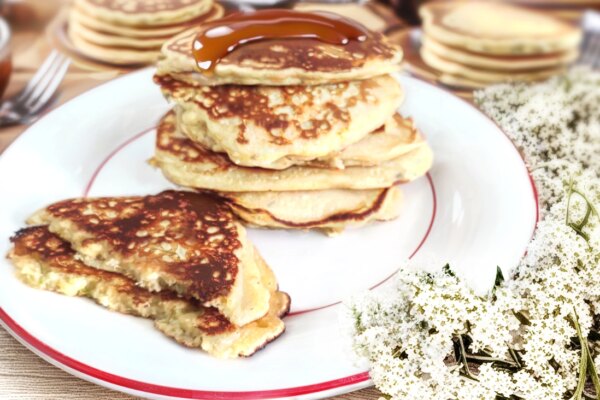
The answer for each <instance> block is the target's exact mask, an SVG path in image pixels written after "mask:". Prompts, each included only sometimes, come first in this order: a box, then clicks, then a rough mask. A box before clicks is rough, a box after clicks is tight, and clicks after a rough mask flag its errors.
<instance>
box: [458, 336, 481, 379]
mask: <svg viewBox="0 0 600 400" xmlns="http://www.w3.org/2000/svg"><path fill="white" fill-rule="evenodd" d="M458 343H459V345H460V358H461V359H462V363H463V367H464V370H465V375H466V376H467V378H469V379H473V380H474V381H479V379H477V377H475V375H473V374H472V373H471V370H470V369H469V362H468V361H467V350H466V349H465V343H464V342H463V338H462V335H458Z"/></svg>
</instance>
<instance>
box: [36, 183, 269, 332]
mask: <svg viewBox="0 0 600 400" xmlns="http://www.w3.org/2000/svg"><path fill="white" fill-rule="evenodd" d="M28 222H29V223H31V224H36V225H48V226H49V229H50V231H51V232H53V233H56V234H57V235H58V236H60V237H61V238H62V239H63V240H65V241H67V242H69V243H70V244H71V246H72V247H73V248H74V249H75V250H76V251H77V252H78V253H79V254H80V255H81V259H82V261H84V262H85V263H86V264H88V265H90V266H93V267H96V268H100V269H104V270H108V271H112V272H118V273H121V274H123V275H125V276H127V277H129V278H131V279H133V280H135V281H136V283H138V284H139V285H140V286H142V287H144V288H146V289H148V290H152V291H160V290H171V291H175V292H177V293H178V294H179V295H181V296H184V297H188V298H194V299H197V300H199V301H200V302H201V303H202V304H203V305H204V306H207V307H216V308H217V309H218V310H219V311H220V312H221V313H222V314H223V315H225V317H226V318H227V319H228V320H229V321H231V322H232V323H234V324H235V325H240V326H241V325H245V324H247V323H249V322H252V321H254V320H256V319H258V318H261V317H262V316H264V315H265V314H266V313H267V311H268V309H269V298H270V290H269V289H268V288H267V287H265V285H264V283H263V279H262V277H261V271H260V268H259V267H258V266H257V265H256V261H255V255H254V253H255V249H254V247H253V246H252V244H251V243H249V241H248V240H247V239H246V232H245V229H244V227H243V226H241V225H240V224H239V223H237V222H236V221H235V219H234V216H233V215H232V213H231V211H230V210H229V208H228V207H227V205H225V204H223V203H222V202H220V201H218V200H216V199H215V198H214V197H211V196H207V195H203V194H199V193H192V192H177V191H165V192H162V193H159V194H157V195H154V196H144V197H141V196H131V197H107V198H95V199H72V200H65V201H60V202H58V203H55V204H52V205H50V206H48V207H46V208H44V209H42V210H40V211H39V212H37V213H36V214H35V215H33V216H32V217H31V218H30V219H29V221H28Z"/></svg>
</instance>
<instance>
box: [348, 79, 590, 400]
mask: <svg viewBox="0 0 600 400" xmlns="http://www.w3.org/2000/svg"><path fill="white" fill-rule="evenodd" d="M475 100H476V102H477V103H478V105H479V106H480V108H481V109H482V110H483V111H484V112H485V113H487V114H488V115H489V116H490V117H491V118H493V119H494V120H495V121H496V122H497V123H498V124H499V125H500V126H501V127H502V128H503V129H504V131H505V132H507V133H508V134H509V135H510V137H511V139H512V140H513V141H514V142H515V144H516V145H517V146H518V147H519V148H520V150H521V151H522V152H523V154H524V156H525V159H526V161H527V162H528V164H529V168H530V170H531V172H532V175H533V176H534V179H535V181H536V185H537V187H538V191H539V196H540V203H541V205H542V220H541V221H540V222H539V224H538V227H537V230H536V233H535V235H534V238H533V240H532V241H531V243H530V244H529V247H528V250H527V253H526V255H525V256H524V257H523V259H522V260H521V262H520V264H519V265H518V266H517V267H516V269H515V270H514V271H512V273H511V274H510V276H507V277H506V279H505V277H504V276H503V274H502V272H501V270H500V269H498V273H497V277H496V281H495V282H490V290H489V292H488V293H487V294H486V295H483V296H482V295H480V294H477V293H475V292H474V291H473V290H472V289H471V288H469V287H468V286H467V285H466V284H465V282H464V281H463V279H461V278H460V277H458V276H456V275H455V274H454V272H453V270H452V266H451V265H446V266H439V267H443V268H441V269H438V272H435V273H429V272H424V271H423V269H421V268H414V266H404V267H403V268H401V270H400V271H399V273H398V274H397V278H396V281H395V283H394V285H393V287H391V288H390V289H389V290H387V291H377V292H368V293H365V294H362V295H359V296H357V297H355V298H354V299H351V300H350V301H348V302H347V303H346V310H347V311H346V313H345V316H344V317H345V320H346V322H347V323H348V326H349V330H350V335H351V339H352V345H353V350H354V352H355V353H356V354H357V355H358V356H359V357H360V358H362V359H363V360H366V362H367V363H368V365H369V367H370V374H371V378H372V379H373V382H374V383H375V385H376V386H377V387H378V388H379V390H380V391H381V392H382V393H383V394H384V396H385V397H386V398H390V399H403V400H404V399H431V400H451V399H457V400H470V399H477V400H482V399H490V400H502V399H511V400H515V399H527V400H538V399H539V400H542V399H543V400H549V399H557V400H558V399H600V379H599V376H598V370H599V368H600V215H599V214H598V211H599V210H598V208H597V207H599V205H600V73H596V72H592V71H590V70H588V69H573V70H571V71H570V72H569V73H567V74H566V75H565V76H561V77H556V78H553V79H551V80H549V81H547V82H544V83H539V84H533V85H527V84H516V85H508V84H507V85H498V86H495V87H491V88H488V89H485V90H483V91H480V92H477V93H476V94H475ZM427 267H429V269H431V268H430V266H427Z"/></svg>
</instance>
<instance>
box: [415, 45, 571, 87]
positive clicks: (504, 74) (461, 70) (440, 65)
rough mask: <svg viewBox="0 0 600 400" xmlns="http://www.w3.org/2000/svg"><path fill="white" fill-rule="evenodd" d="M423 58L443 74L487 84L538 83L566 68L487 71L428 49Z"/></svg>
mask: <svg viewBox="0 0 600 400" xmlns="http://www.w3.org/2000/svg"><path fill="white" fill-rule="evenodd" d="M421 57H422V58H423V61H424V62H425V63H426V64H427V65H429V66H430V67H431V68H434V69H436V70H438V71H440V72H441V73H442V74H449V75H454V76H458V77H463V78H466V79H468V80H472V81H477V82H482V83H487V84H490V83H500V82H518V81H526V82H529V81H536V80H541V79H546V78H550V77H551V76H554V75H559V74H560V73H562V72H563V71H564V67H555V68H546V69H537V70H528V71H499V70H485V69H480V68H473V67H468V66H466V65H462V64H459V63H455V62H452V61H448V60H446V59H443V58H441V57H439V56H437V55H436V54H434V53H432V52H430V51H429V50H427V49H426V48H422V49H421Z"/></svg>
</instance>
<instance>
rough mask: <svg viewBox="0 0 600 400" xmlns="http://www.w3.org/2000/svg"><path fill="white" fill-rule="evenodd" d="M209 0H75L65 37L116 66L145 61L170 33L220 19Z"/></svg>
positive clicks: (150, 59)
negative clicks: (67, 36)
mask: <svg viewBox="0 0 600 400" xmlns="http://www.w3.org/2000/svg"><path fill="white" fill-rule="evenodd" d="M222 15H223V7H221V6H220V5H218V4H216V3H214V2H213V0H154V1H146V0H75V1H74V3H73V6H72V8H71V12H70V14H69V27H68V35H69V38H70V40H71V42H72V44H73V46H74V47H75V48H76V49H77V50H78V51H79V52H81V53H82V54H83V55H85V56H87V57H89V58H92V59H94V60H98V61H102V62H105V63H109V64H117V65H140V64H151V63H153V62H155V61H156V59H157V57H158V55H159V53H160V48H161V46H162V44H163V43H164V42H165V41H166V40H167V39H169V38H170V37H172V36H173V35H175V34H177V33H179V32H181V31H182V30H184V29H186V28H189V27H190V26H193V25H196V24H200V23H202V22H205V21H210V20H213V19H216V18H220V17H221V16H222Z"/></svg>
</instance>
